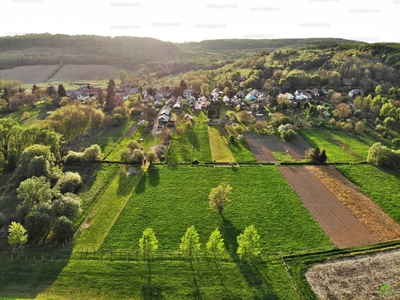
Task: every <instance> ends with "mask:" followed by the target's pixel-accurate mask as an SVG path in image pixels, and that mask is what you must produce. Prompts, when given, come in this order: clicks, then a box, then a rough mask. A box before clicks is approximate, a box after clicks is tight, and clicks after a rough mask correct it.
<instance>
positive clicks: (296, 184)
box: [279, 166, 380, 248]
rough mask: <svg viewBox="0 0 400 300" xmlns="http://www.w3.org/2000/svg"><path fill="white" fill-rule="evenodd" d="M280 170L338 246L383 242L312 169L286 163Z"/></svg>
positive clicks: (345, 246) (346, 246)
mask: <svg viewBox="0 0 400 300" xmlns="http://www.w3.org/2000/svg"><path fill="white" fill-rule="evenodd" d="M279 169H280V171H281V173H282V174H283V175H284V176H285V177H286V179H287V180H288V182H289V183H290V184H291V185H292V187H293V189H294V190H295V191H296V193H297V194H298V195H299V197H300V199H301V200H302V201H303V203H304V204H305V206H306V207H307V208H308V210H309V211H310V212H311V214H312V215H313V216H314V218H315V219H316V221H317V222H318V223H319V224H320V226H321V228H322V229H323V230H324V231H325V233H326V234H327V235H328V237H329V238H330V239H331V240H332V242H333V243H334V244H335V245H336V246H337V247H339V248H348V247H357V246H364V245H369V244H375V243H378V242H380V240H379V239H377V238H376V237H374V236H373V235H372V234H371V233H370V232H369V231H368V230H367V228H366V227H365V226H364V225H363V224H361V223H360V222H359V221H358V220H357V219H356V217H354V216H353V215H352V214H351V213H350V211H349V210H348V209H347V208H346V206H344V205H343V204H342V203H341V202H340V201H339V200H338V199H336V197H335V196H334V195H333V194H332V193H331V192H330V191H329V190H328V189H327V188H326V187H325V186H324V185H323V184H322V183H321V181H320V180H319V179H318V178H317V177H316V176H315V175H314V174H313V173H312V172H311V171H310V170H308V169H307V168H305V167H304V166H285V167H280V168H279Z"/></svg>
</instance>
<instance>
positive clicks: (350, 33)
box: [0, 0, 400, 43]
mask: <svg viewBox="0 0 400 300" xmlns="http://www.w3.org/2000/svg"><path fill="white" fill-rule="evenodd" d="M1 2H2V12H3V13H2V14H1V19H0V36H7V35H8V36H10V35H11V36H12V35H20V34H28V33H46V32H48V33H52V34H57V33H61V34H70V35H75V34H88V35H92V34H94V35H104V36H137V37H152V38H156V39H159V40H162V41H170V42H177V43H182V42H190V41H195V42H199V41H202V40H212V39H243V38H247V39H278V38H322V37H327V38H344V39H351V40H357V41H364V42H368V43H375V42H397V43H400V0H381V1H371V0H364V1H361V0H292V1H290V0H279V1H269V0H264V1H262V0H257V1H252V0H247V1H246V0H241V1H239V0H224V1H219V0H202V1H195V2H189V1H185V0H169V1H168V0H158V1H155V0H146V1H143V0H97V1H96V0H94V1H88V0H68V1H60V0H1Z"/></svg>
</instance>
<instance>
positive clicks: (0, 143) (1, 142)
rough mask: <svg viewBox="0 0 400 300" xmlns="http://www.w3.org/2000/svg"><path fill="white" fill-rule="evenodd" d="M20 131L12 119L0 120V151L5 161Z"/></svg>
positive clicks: (17, 124)
mask: <svg viewBox="0 0 400 300" xmlns="http://www.w3.org/2000/svg"><path fill="white" fill-rule="evenodd" d="M20 131H21V126H20V125H19V123H18V122H17V121H15V120H14V119H11V118H1V119H0V151H1V152H3V155H4V158H5V159H7V158H8V154H9V151H10V150H12V148H13V146H15V143H16V142H17V140H18V137H19V133H20Z"/></svg>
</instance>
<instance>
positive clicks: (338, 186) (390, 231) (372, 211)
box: [306, 166, 400, 242]
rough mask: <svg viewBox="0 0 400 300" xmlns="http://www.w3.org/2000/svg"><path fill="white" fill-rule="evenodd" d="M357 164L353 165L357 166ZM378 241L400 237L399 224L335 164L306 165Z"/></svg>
mask: <svg viewBox="0 0 400 300" xmlns="http://www.w3.org/2000/svg"><path fill="white" fill-rule="evenodd" d="M358 167H359V166H353V168H358ZM306 168H307V169H308V170H309V171H311V172H312V173H313V174H314V175H315V176H316V177H317V178H318V180H320V181H321V183H322V184H323V185H324V186H325V187H326V188H327V189H328V190H329V191H330V192H331V193H332V194H333V195H334V196H335V197H336V199H338V200H339V201H340V202H341V203H342V204H343V205H344V206H346V208H347V209H348V210H349V211H350V212H351V213H352V215H353V216H354V217H356V219H357V220H358V221H359V222H360V223H361V224H363V225H364V226H365V227H366V228H367V230H368V231H369V232H370V233H371V234H372V235H373V236H374V237H375V239H376V240H378V241H379V242H388V241H392V240H398V239H400V225H399V224H398V223H396V222H395V221H394V220H393V219H392V218H390V217H389V216H388V215H387V214H386V213H385V212H383V211H382V209H381V208H380V207H379V206H378V205H376V204H375V203H374V202H373V201H372V200H371V199H370V198H368V197H367V196H365V195H364V194H363V193H362V192H361V191H360V189H359V188H358V187H357V186H355V185H354V184H353V183H352V182H351V181H350V180H348V179H347V178H346V177H344V176H343V175H342V174H341V173H340V172H339V171H338V170H337V169H336V168H335V166H306Z"/></svg>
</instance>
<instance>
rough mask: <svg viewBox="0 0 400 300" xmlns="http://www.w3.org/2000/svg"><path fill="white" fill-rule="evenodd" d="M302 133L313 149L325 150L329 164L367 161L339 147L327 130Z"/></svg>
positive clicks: (303, 130)
mask: <svg viewBox="0 0 400 300" xmlns="http://www.w3.org/2000/svg"><path fill="white" fill-rule="evenodd" d="M300 133H301V135H302V136H303V137H304V138H305V139H306V140H307V141H308V142H309V143H310V145H311V146H312V147H314V148H316V147H318V148H320V149H321V150H322V149H325V151H326V155H327V156H328V160H327V161H328V162H329V163H334V162H355V161H362V160H365V159H363V158H362V157H360V156H358V155H353V154H351V153H349V152H348V151H347V150H346V148H345V147H344V146H341V145H338V143H337V142H336V143H335V141H334V140H333V139H332V137H331V135H330V133H329V131H328V130H326V129H302V130H301V131H300Z"/></svg>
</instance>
